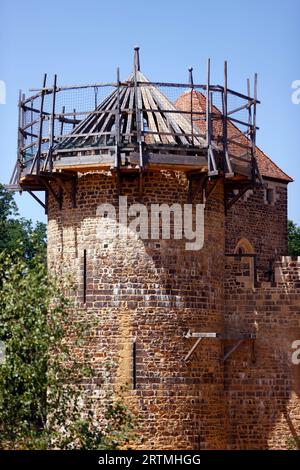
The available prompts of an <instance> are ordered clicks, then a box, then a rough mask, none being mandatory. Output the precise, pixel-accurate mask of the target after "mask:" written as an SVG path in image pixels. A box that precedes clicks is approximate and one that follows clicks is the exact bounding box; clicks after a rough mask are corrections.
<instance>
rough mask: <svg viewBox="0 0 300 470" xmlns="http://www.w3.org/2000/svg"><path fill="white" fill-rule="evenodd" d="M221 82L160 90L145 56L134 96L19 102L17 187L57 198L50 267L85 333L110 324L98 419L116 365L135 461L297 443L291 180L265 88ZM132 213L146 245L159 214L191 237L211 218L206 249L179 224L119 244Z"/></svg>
mask: <svg viewBox="0 0 300 470" xmlns="http://www.w3.org/2000/svg"><path fill="white" fill-rule="evenodd" d="M224 76H225V79H224V85H222V86H220V85H213V84H211V80H210V67H208V73H207V82H206V84H205V85H196V84H194V81H193V74H192V70H191V69H190V76H189V83H188V84H174V83H159V82H150V81H149V80H148V79H147V78H146V77H145V76H144V75H143V74H142V73H141V71H140V63H139V53H138V48H136V49H135V58H134V70H133V72H132V73H131V74H130V76H129V77H128V79H127V80H126V81H124V82H122V81H120V78H119V73H118V75H117V80H116V82H115V83H110V84H93V85H87V86H85V87H60V86H58V85H57V82H56V77H55V80H54V83H53V86H52V85H51V86H47V84H46V77H45V80H44V84H43V87H42V89H41V90H38V91H37V92H36V95H35V96H32V97H28V98H26V97H25V96H24V95H20V102H19V110H20V118H19V158H18V162H17V166H16V172H15V176H14V180H13V181H12V182H11V183H12V184H11V188H12V189H18V190H20V189H21V190H25V191H30V193H31V194H32V195H34V197H35V198H37V196H36V195H35V194H34V191H45V195H46V199H45V203H43V202H42V201H39V202H40V203H42V204H44V206H45V209H46V211H47V214H48V263H49V268H50V269H53V270H54V271H56V270H60V271H62V272H65V273H72V276H73V278H74V279H75V282H76V286H77V290H76V305H77V308H78V310H79V309H80V310H81V311H83V312H84V315H85V318H86V323H87V325H88V323H89V321H90V320H89V319H90V318H91V317H93V318H95V317H96V318H97V325H96V327H95V328H93V329H92V331H91V335H90V338H89V341H88V346H87V351H86V353H87V354H88V356H89V358H90V361H91V363H92V365H93V368H94V370H95V372H96V379H93V381H92V382H91V384H89V386H88V387H87V393H88V394H89V395H90V397H91V398H92V400H93V403H94V406H95V408H99V410H100V409H101V407H103V402H102V392H101V391H102V388H103V386H104V385H103V381H102V378H101V377H102V375H103V371H104V370H105V366H106V364H107V363H108V362H109V363H110V385H111V386H113V388H114V390H115V392H116V393H117V392H118V390H120V389H123V390H124V393H125V398H126V400H127V401H128V403H129V405H130V406H131V407H132V408H133V409H134V411H135V412H136V415H137V416H138V420H137V421H138V422H137V426H138V428H139V430H140V433H141V435H142V436H143V438H144V440H143V442H141V443H137V444H136V447H138V448H145V449H151V448H156V449H267V448H271V449H279V448H286V447H287V446H288V442H289V439H290V438H293V439H296V438H297V436H298V435H299V432H300V403H299V391H300V381H299V377H300V375H299V367H300V366H298V365H295V364H293V362H292V360H291V356H292V353H293V346H292V345H293V342H294V341H295V340H297V339H300V317H299V313H300V270H299V266H300V260H297V259H291V258H288V257H286V254H287V186H288V183H289V182H291V181H292V179H291V178H290V177H289V176H287V175H286V174H285V173H284V172H283V171H282V170H281V169H279V168H278V167H277V166H276V165H275V163H273V162H272V161H271V160H270V159H269V158H268V156H267V155H265V154H264V153H263V152H262V151H261V150H260V149H258V148H257V146H256V142H255V135H256V106H257V103H258V100H257V96H256V78H255V80H254V91H253V92H252V91H251V90H250V84H249V83H248V91H247V94H245V95H244V94H241V93H238V92H236V91H234V90H231V89H229V88H228V85H227V67H226V66H225V74H224ZM120 201H121V202H122V204H125V202H126V204H127V209H126V210H127V214H128V218H129V220H131V219H130V217H131V216H132V215H133V213H131V215H130V207H132V206H133V205H134V204H135V211H136V213H137V212H138V208H140V212H141V213H142V216H141V218H140V221H141V224H144V226H145V225H146V227H148V229H149V231H148V233H150V232H151V223H152V222H153V214H152V213H151V210H152V209H153V205H156V206H155V207H156V209H158V210H159V209H160V208H161V205H162V204H165V207H166V206H167V207H171V206H172V205H174V204H175V205H176V207H177V209H178V210H179V211H180V210H182V212H181V214H183V213H184V210H185V209H184V208H185V206H186V205H187V204H189V205H190V206H191V207H192V208H193V222H194V223H195V222H196V219H195V217H196V216H195V213H196V212H195V211H196V206H197V205H198V206H199V207H204V206H205V209H204V243H203V247H202V248H201V249H196V250H195V249H187V245H186V244H187V241H188V242H189V241H190V240H186V239H185V238H184V237H181V238H180V237H177V238H176V237H174V233H175V229H176V223H177V222H178V220H177V222H176V221H175V218H174V217H175V216H174V214H173V213H172V214H171V216H170V221H171V227H170V236H169V237H168V236H165V237H164V236H162V234H161V233H156V236H152V237H151V236H148V237H147V236H137V235H136V234H131V233H128V236H127V237H122V236H116V232H117V234H119V232H120V230H123V229H124V227H125V225H126V223H125V222H124V220H123V219H122V218H120V212H121V209H120ZM137 205H139V206H137ZM99 207H102V208H103V207H104V208H105V207H106V208H107V211H102V212H101V211H100V212H101V213H99ZM110 208H112V209H113V210H114V211H115V212H114V211H113V210H112V211H110ZM171 212H172V211H171ZM113 213H115V215H116V217H115V218H114V217H112V214H113ZM140 215H141V214H140ZM158 220H160V222H159V227H160V228H162V225H163V222H162V219H161V218H159V219H158ZM125 229H126V230H127V227H125ZM129 232H130V229H129ZM152 235H153V234H152ZM97 377H98V380H97ZM296 441H297V439H296Z"/></svg>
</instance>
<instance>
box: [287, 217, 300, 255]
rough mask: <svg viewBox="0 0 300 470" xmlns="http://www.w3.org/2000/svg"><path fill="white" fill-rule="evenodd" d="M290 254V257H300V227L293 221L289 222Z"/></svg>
mask: <svg viewBox="0 0 300 470" xmlns="http://www.w3.org/2000/svg"><path fill="white" fill-rule="evenodd" d="M288 253H289V256H300V227H299V226H297V225H296V224H295V223H294V222H293V221H292V220H289V221H288Z"/></svg>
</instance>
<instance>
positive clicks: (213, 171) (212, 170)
mask: <svg viewBox="0 0 300 470" xmlns="http://www.w3.org/2000/svg"><path fill="white" fill-rule="evenodd" d="M210 99H211V93H210V59H208V61H207V83H206V145H207V165H208V175H209V176H215V175H217V174H218V173H219V172H218V169H217V166H216V162H215V156H214V152H213V149H212V145H211V133H212V127H211V104H210Z"/></svg>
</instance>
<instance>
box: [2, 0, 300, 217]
mask: <svg viewBox="0 0 300 470" xmlns="http://www.w3.org/2000/svg"><path fill="white" fill-rule="evenodd" d="M299 21H300V0H285V1H283V0H281V1H277V0H273V1H271V0H247V1H241V0H239V1H238V0H236V1H235V0H226V1H223V0H214V2H207V1H201V0H185V1H183V2H182V1H180V2H179V1H178V2H177V1H176V0H164V1H162V0H160V1H157V0H151V1H148V2H142V1H140V0H139V1H137V0H126V1H124V0H122V1H121V0H114V1H113V2H107V1H101V0H100V1H96V0H85V1H82V2H77V1H70V0H60V1H57V0H51V1H50V2H42V1H37V0H31V1H30V0H26V1H24V0H23V1H21V0H19V1H17V0H1V3H0V80H4V81H5V82H6V86H7V103H6V105H0V162H1V165H0V181H1V182H8V180H9V177H10V173H11V171H12V169H13V165H14V162H15V158H16V140H17V107H16V104H17V97H18V90H19V89H20V88H21V89H23V90H24V91H28V89H29V88H31V87H34V86H40V84H41V80H42V75H43V73H45V72H47V73H48V74H49V75H53V74H54V73H57V74H58V78H59V83H60V84H61V85H62V84H74V83H76V84H80V83H85V82H97V81H110V80H113V79H114V78H115V74H116V67H117V66H120V68H121V75H122V77H123V78H124V77H126V75H127V74H128V73H129V72H130V71H131V68H132V49H133V47H134V46H135V45H139V46H140V47H141V68H142V71H143V72H144V73H145V75H146V76H148V77H149V78H150V79H152V80H159V81H186V80H187V68H188V67H189V66H190V65H191V66H193V67H194V73H195V81H197V82H198V83H199V82H204V77H205V66H206V60H207V58H208V57H210V58H211V60H212V66H213V69H212V80H213V81H214V82H215V83H221V82H222V70H223V61H224V59H227V60H228V62H229V86H230V87H231V88H234V89H237V90H240V91H245V80H246V78H247V77H252V76H253V74H254V72H258V76H259V87H258V93H259V99H260V100H261V102H262V104H261V105H260V106H259V110H258V125H259V126H260V130H259V132H258V144H259V145H260V146H261V147H262V149H263V150H264V151H265V152H266V153H268V154H269V155H270V156H271V157H272V159H273V160H274V161H275V162H276V163H278V164H279V165H280V166H281V167H282V168H283V169H284V170H285V171H286V172H287V173H288V174H290V175H291V176H293V177H294V178H295V180H296V181H295V183H292V184H291V185H290V186H289V188H290V190H289V216H290V218H292V219H293V220H294V221H296V222H297V223H298V224H300V154H299V153H300V152H299V148H300V132H299V131H300V129H299V124H300V105H294V104H292V101H291V93H292V89H291V83H292V82H293V81H294V80H297V79H298V80H300V23H299ZM16 200H17V203H18V205H19V208H20V212H21V215H23V216H26V217H28V218H32V219H33V220H45V216H44V215H43V210H42V208H41V207H40V206H39V205H38V204H37V203H35V202H34V201H33V200H32V199H31V197H30V196H29V195H26V194H23V195H22V197H20V196H18V195H17V196H16Z"/></svg>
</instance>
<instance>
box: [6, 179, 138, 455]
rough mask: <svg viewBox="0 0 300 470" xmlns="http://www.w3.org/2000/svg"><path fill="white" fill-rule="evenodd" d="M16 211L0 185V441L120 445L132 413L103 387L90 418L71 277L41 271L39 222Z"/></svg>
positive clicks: (29, 445) (82, 325)
mask: <svg viewBox="0 0 300 470" xmlns="http://www.w3.org/2000/svg"><path fill="white" fill-rule="evenodd" d="M17 216H18V211H17V208H16V205H15V202H14V200H13V198H12V196H11V195H10V194H9V193H8V192H7V191H5V189H4V188H3V186H0V341H1V342H2V345H3V344H5V361H4V363H0V449H116V448H119V447H120V446H122V445H124V444H125V443H126V442H127V441H128V439H131V438H132V427H133V425H132V416H131V414H130V412H129V411H128V409H127V407H126V406H125V405H124V404H123V402H122V400H114V399H113V397H112V393H111V391H110V390H109V388H107V389H106V390H107V391H106V403H107V409H106V412H105V413H104V416H103V417H102V419H101V422H100V421H99V420H98V418H97V419H96V417H95V415H94V412H93V408H92V406H91V403H89V402H88V399H87V394H86V393H85V388H84V385H83V384H84V383H89V382H90V381H91V380H92V379H93V373H92V370H91V368H90V367H89V364H88V363H87V361H86V360H85V358H84V357H82V356H83V355H82V354H81V356H80V358H79V359H78V357H77V359H76V357H75V355H74V354H73V353H72V351H73V350H74V348H73V350H72V346H74V345H75V348H76V347H77V350H78V351H82V352H83V351H84V350H85V348H84V341H87V339H85V338H88V337H89V330H88V329H87V327H86V322H84V321H83V318H81V313H80V312H79V311H75V309H74V306H73V304H72V301H71V300H70V298H71V297H72V296H71V295H69V294H71V292H70V289H71V287H70V283H66V282H64V283H61V284H58V283H57V281H54V280H53V279H50V278H49V277H48V276H47V272H46V265H45V252H46V242H45V240H46V237H45V233H46V232H45V226H44V224H37V225H36V226H35V227H33V226H32V224H31V223H30V222H29V221H27V220H25V219H17V218H16V217H17ZM92 327H93V325H92V324H91V325H90V328H92ZM70 338H71V344H72V346H70V344H69V339H70ZM108 373H109V371H108ZM97 379H98V381H99V377H97ZM102 382H105V378H102ZM83 403H84V405H85V406H84V407H83Z"/></svg>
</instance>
